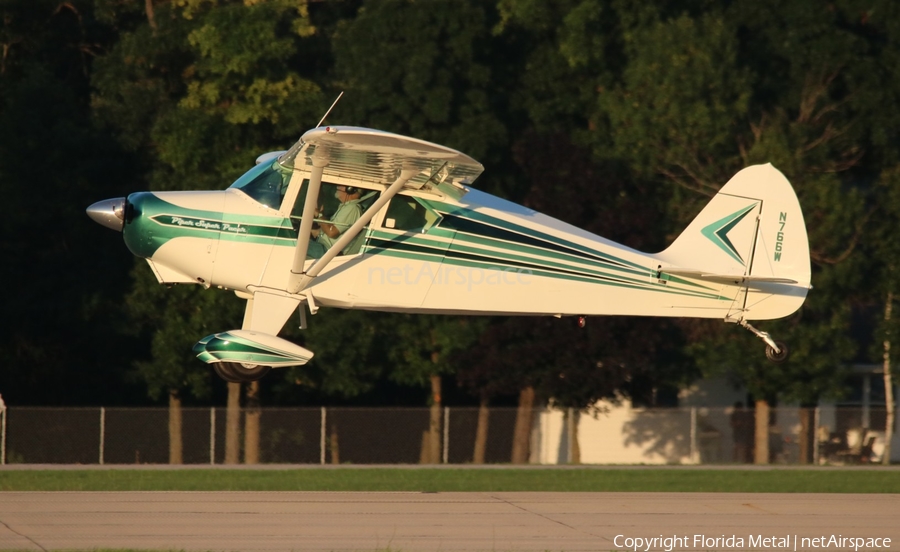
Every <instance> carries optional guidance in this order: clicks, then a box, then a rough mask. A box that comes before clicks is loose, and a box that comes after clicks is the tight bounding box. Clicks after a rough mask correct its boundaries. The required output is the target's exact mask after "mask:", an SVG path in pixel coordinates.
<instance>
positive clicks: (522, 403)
mask: <svg viewBox="0 0 900 552" xmlns="http://www.w3.org/2000/svg"><path fill="white" fill-rule="evenodd" d="M533 412H534V387H531V386H530V385H529V386H528V387H526V388H524V389H522V390H521V391H520V392H519V410H518V412H516V426H515V430H514V433H513V447H512V463H513V464H527V463H528V457H529V455H530V452H531V451H530V448H531V446H530V445H531V416H532V414H533Z"/></svg>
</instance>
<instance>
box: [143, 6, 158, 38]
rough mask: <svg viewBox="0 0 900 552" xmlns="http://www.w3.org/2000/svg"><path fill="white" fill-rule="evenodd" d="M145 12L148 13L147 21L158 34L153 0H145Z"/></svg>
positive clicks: (154, 33)
mask: <svg viewBox="0 0 900 552" xmlns="http://www.w3.org/2000/svg"><path fill="white" fill-rule="evenodd" d="M144 12H145V13H146V14H147V23H148V24H149V25H150V29H151V30H152V31H153V35H154V36H156V16H155V15H154V14H153V0H144Z"/></svg>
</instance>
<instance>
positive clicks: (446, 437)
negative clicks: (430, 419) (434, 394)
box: [443, 406, 450, 464]
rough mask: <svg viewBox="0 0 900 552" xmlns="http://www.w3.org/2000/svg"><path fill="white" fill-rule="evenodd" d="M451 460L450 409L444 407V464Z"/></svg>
mask: <svg viewBox="0 0 900 552" xmlns="http://www.w3.org/2000/svg"><path fill="white" fill-rule="evenodd" d="M449 458H450V407H449V406H445V407H444V456H443V460H444V463H445V464H447V463H448V459H449Z"/></svg>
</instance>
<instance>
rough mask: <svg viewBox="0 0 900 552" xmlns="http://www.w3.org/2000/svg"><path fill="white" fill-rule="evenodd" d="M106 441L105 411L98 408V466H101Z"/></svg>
mask: <svg viewBox="0 0 900 552" xmlns="http://www.w3.org/2000/svg"><path fill="white" fill-rule="evenodd" d="M105 439H106V409H105V408H103V407H102V406H101V407H100V465H101V466H102V465H103V448H104V447H103V445H104V440H105Z"/></svg>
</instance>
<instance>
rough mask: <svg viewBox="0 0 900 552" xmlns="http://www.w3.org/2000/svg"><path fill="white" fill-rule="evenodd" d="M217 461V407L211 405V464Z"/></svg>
mask: <svg viewBox="0 0 900 552" xmlns="http://www.w3.org/2000/svg"><path fill="white" fill-rule="evenodd" d="M215 463H216V407H215V406H211V407H209V464H210V465H211V466H212V465H215Z"/></svg>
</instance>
